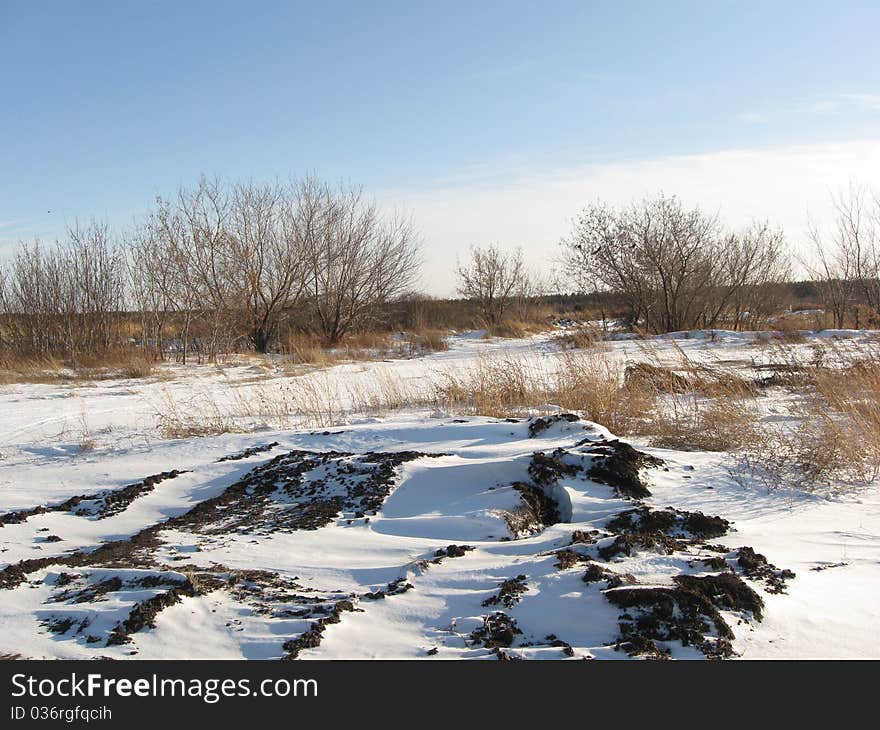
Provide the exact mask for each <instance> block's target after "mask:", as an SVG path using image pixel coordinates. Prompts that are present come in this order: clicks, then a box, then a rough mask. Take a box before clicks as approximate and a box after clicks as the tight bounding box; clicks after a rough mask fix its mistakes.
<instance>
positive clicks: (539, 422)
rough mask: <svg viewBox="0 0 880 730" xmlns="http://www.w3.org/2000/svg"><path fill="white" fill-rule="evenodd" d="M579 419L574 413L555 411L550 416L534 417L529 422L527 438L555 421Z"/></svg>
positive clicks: (538, 433)
mask: <svg viewBox="0 0 880 730" xmlns="http://www.w3.org/2000/svg"><path fill="white" fill-rule="evenodd" d="M580 420H581V418H580V416H577V415H575V414H574V413H556V414H554V415H552V416H541V417H538V418H534V419H532V420H531V421H530V422H529V438H532V439H533V438H536V437H537V436H540V435H541V434H542V433H544V431H546V430H547V429H548V428H550V427H551V426H553V425H555V424H557V423H574V422H575V421H580Z"/></svg>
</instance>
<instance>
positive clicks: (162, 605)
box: [107, 581, 197, 646]
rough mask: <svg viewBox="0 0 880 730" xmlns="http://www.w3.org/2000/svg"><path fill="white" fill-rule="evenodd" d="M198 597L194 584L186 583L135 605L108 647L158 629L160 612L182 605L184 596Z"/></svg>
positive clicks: (115, 629) (108, 641)
mask: <svg viewBox="0 0 880 730" xmlns="http://www.w3.org/2000/svg"><path fill="white" fill-rule="evenodd" d="M194 595H197V593H196V590H195V588H194V587H193V585H192V583H190V582H189V581H186V582H185V583H184V584H183V585H181V586H178V587H175V588H171V589H170V590H167V591H163V592H162V593H158V594H156V595H155V596H153V597H152V598H148V599H147V600H146V601H141V602H140V603H137V604H135V606H134V608H132V609H131V612H130V613H129V614H128V618H126V619H125V620H124V621H123V622H122V623H120V624H119V625H117V626H116V627H115V628H114V629H113V630H112V631H111V632H110V636H109V637H108V639H107V646H115V645H118V644H127V643H128V642H130V641H131V638H130V637H131V635H132V634H134V633H136V632H138V631H141V630H142V629H144V628H151V629H154V628H156V623H155V619H156V616H157V615H158V614H159V612H160V611H163V610H164V609H166V608H168V607H169V606H173V605H174V604H176V603H180V601H181V597H182V596H194Z"/></svg>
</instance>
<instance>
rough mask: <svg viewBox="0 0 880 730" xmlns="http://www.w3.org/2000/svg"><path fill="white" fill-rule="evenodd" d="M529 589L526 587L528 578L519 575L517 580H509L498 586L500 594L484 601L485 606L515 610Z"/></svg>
mask: <svg viewBox="0 0 880 730" xmlns="http://www.w3.org/2000/svg"><path fill="white" fill-rule="evenodd" d="M528 589H529V587H528V586H527V585H526V576H525V575H518V576H516V577H515V578H508V579H507V580H505V581H502V582H501V584H500V585H499V586H498V592H497V593H496V594H495V595H493V596H490V597H489V598H487V599H486V600H485V601H483V603H482V605H483V606H497V605H498V604H502V605H504V607H505V608H513V607H514V606H515V605H516V604H517V603H519V600H520V597H521V596H522V594H523V593H525V592H526V591H527V590H528Z"/></svg>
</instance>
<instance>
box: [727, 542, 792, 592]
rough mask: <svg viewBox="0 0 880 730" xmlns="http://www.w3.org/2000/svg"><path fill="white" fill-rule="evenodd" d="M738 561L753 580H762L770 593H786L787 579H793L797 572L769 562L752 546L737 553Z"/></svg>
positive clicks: (740, 549)
mask: <svg viewBox="0 0 880 730" xmlns="http://www.w3.org/2000/svg"><path fill="white" fill-rule="evenodd" d="M736 563H737V565H739V567H740V568H742V572H743V574H744V575H745V576H747V577H748V578H751V579H752V580H758V581H761V582H762V583H763V584H764V589H765V590H766V591H767V592H768V593H785V581H787V580H791V579H792V578H794V577H795V574H794V573H793V572H792V571H790V570H785V569H782V570H781V569H779V568H777V567H776V566H775V565H773V564H772V563H769V562H767V558H765V557H764V556H763V555H761V553H756V552H755V551H754V550H753V549H752V548H750V547H741V548H739V550H738V551H737V553H736Z"/></svg>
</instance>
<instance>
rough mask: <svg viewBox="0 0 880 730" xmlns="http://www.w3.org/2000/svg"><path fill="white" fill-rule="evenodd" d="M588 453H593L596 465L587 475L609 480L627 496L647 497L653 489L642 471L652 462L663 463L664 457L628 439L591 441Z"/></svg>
mask: <svg viewBox="0 0 880 730" xmlns="http://www.w3.org/2000/svg"><path fill="white" fill-rule="evenodd" d="M584 451H585V453H587V454H590V455H591V456H593V465H592V466H591V467H590V468H589V470H588V471H587V476H589V477H590V479H592V480H593V481H595V482H599V483H600V484H607V485H608V486H610V487H613V488H614V489H615V491H616V492H617V493H618V494H619V495H620V496H621V497H624V498H627V499H644V498H645V497H650V496H651V491H650V490H649V489H648V487H647V485H646V484H645V482H644V481H643V480H642V478H641V471H642V469H645V468H647V467H651V466H663V460H662V459H658V458H657V457H656V456H651V455H650V454H646V453H644V452H642V451H638V450H636V449H634V448H633V447H632V446H631V445H630V444H628V443H626V442H625V441H620V440H618V439H614V440H612V441H599V442H591V445H590V446H589V448H586V449H584Z"/></svg>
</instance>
